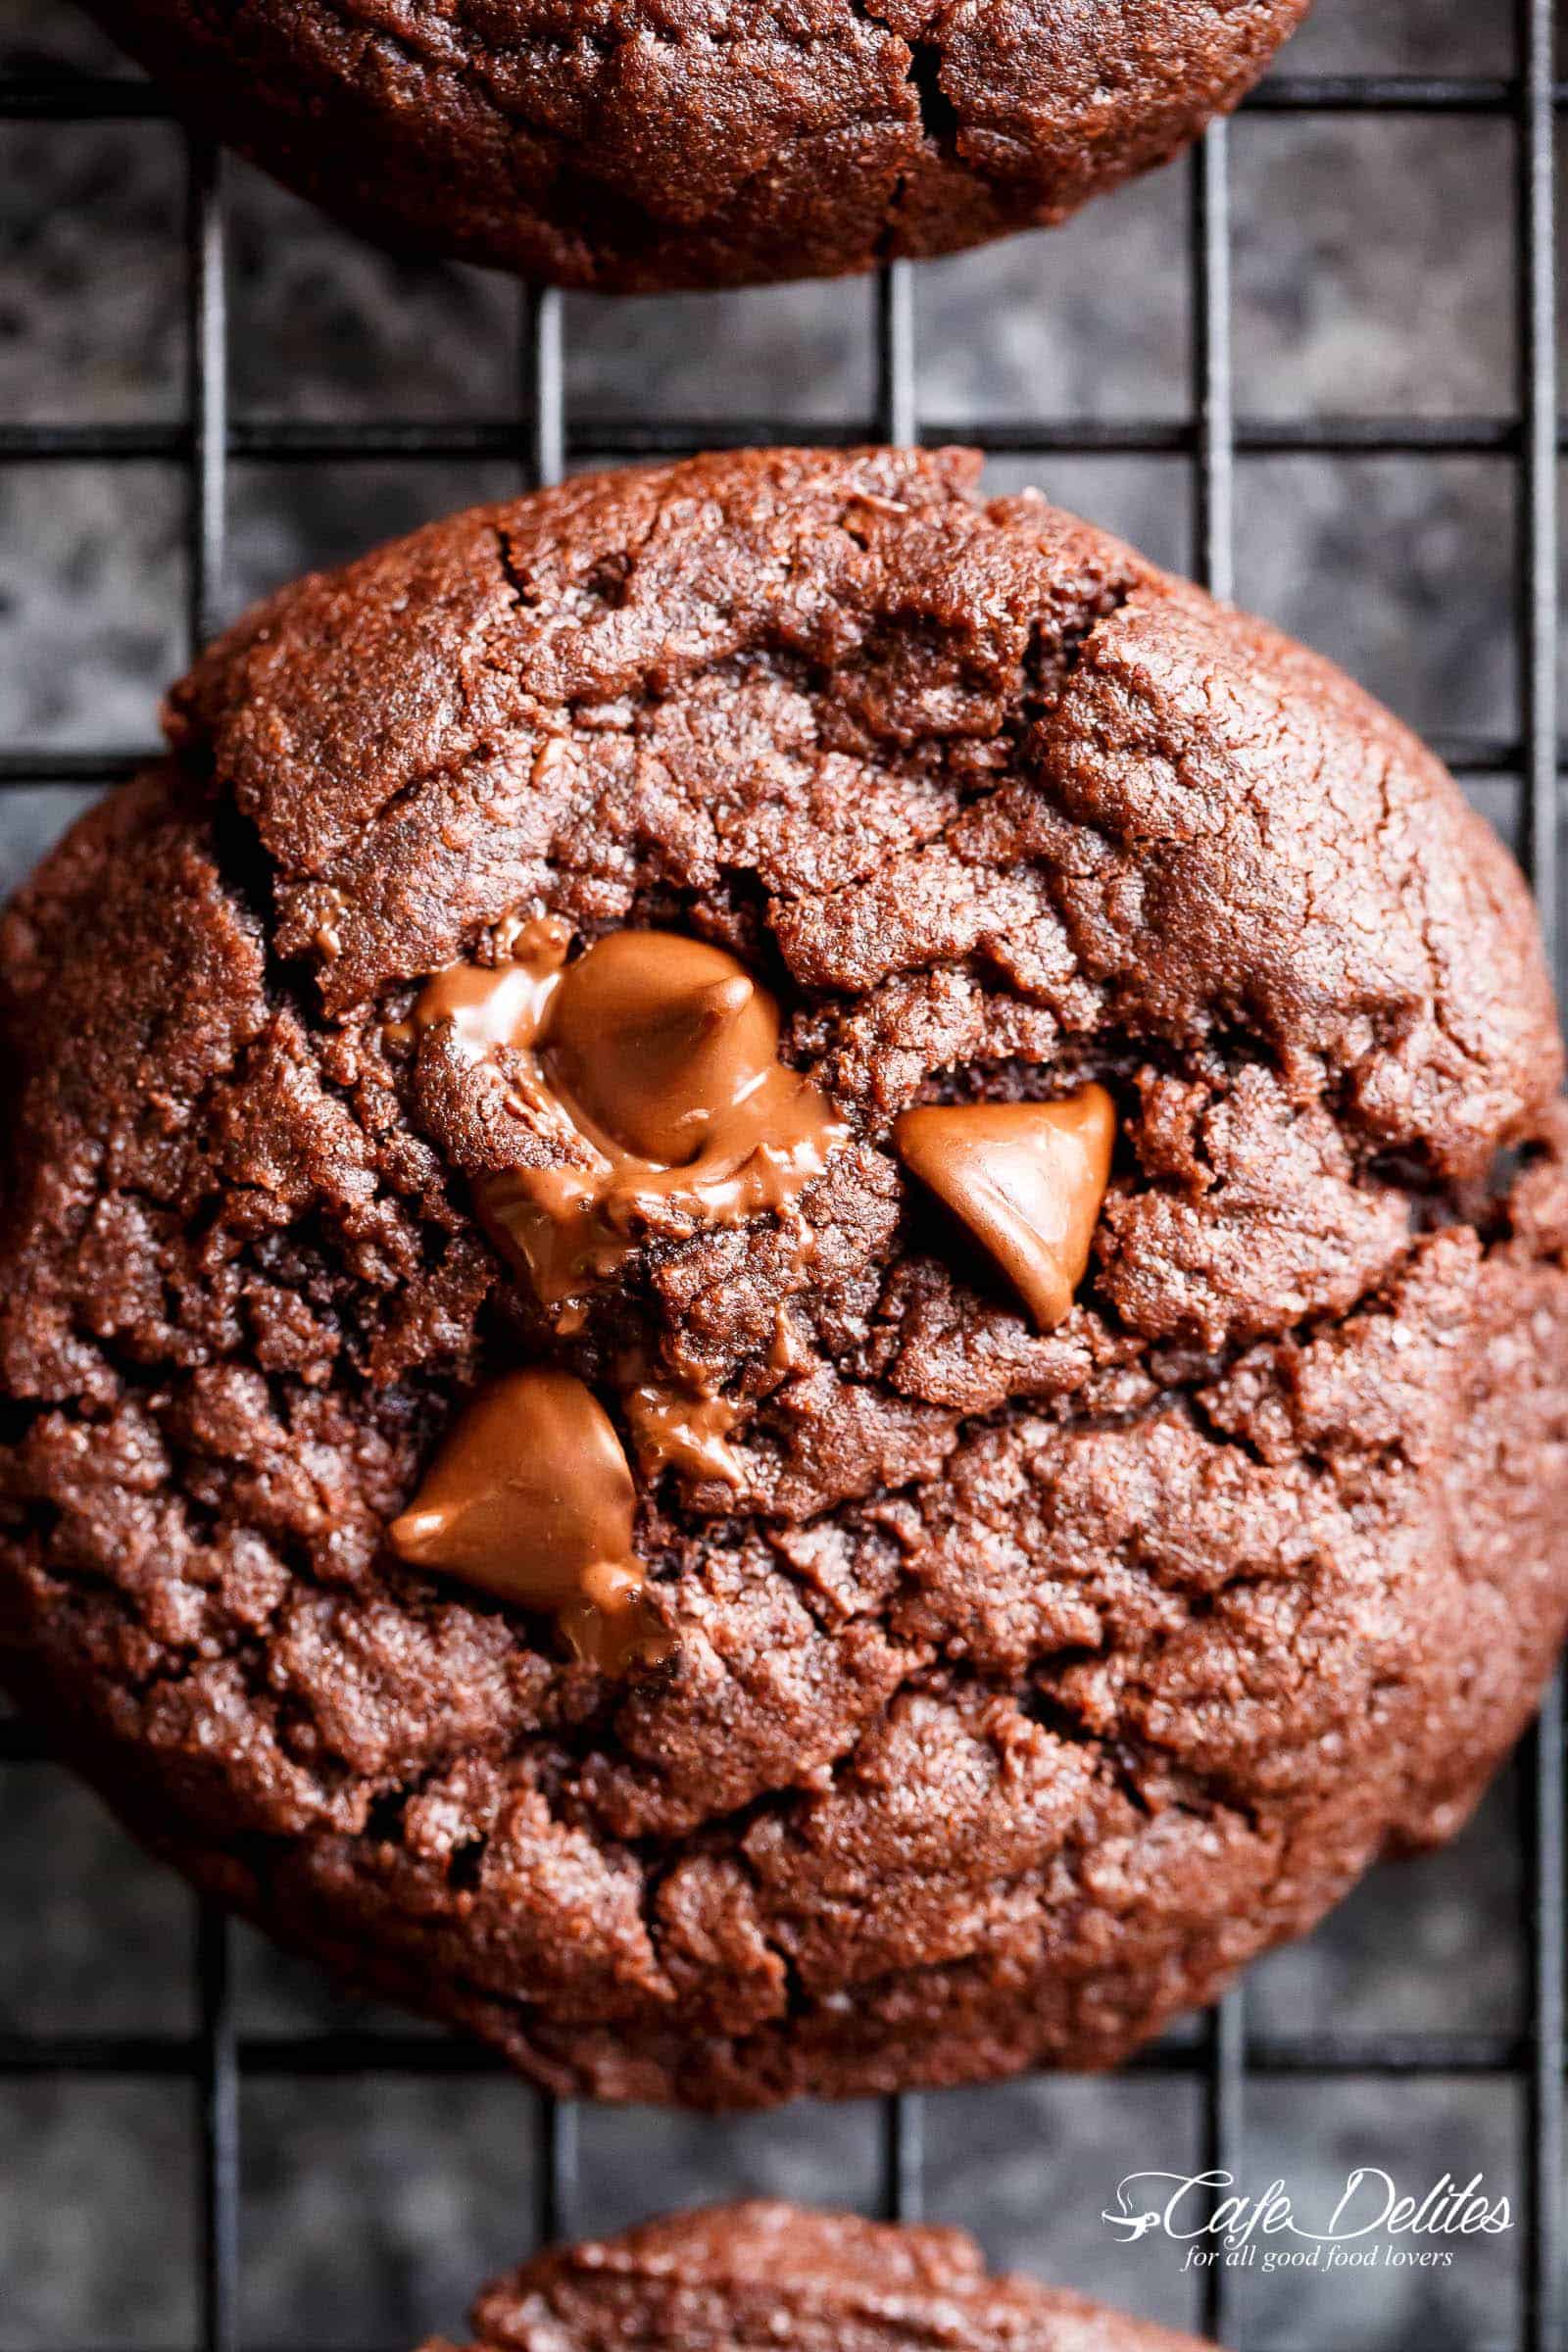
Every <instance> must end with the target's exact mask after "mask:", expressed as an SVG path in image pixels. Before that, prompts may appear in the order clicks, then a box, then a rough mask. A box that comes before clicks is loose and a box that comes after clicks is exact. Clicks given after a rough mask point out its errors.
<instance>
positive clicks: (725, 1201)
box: [414, 922, 849, 1308]
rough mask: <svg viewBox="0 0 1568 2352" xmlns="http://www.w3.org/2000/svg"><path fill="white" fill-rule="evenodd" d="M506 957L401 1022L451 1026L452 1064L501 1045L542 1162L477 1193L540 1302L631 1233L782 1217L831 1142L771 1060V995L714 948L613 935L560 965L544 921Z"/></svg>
mask: <svg viewBox="0 0 1568 2352" xmlns="http://www.w3.org/2000/svg"><path fill="white" fill-rule="evenodd" d="M513 954H514V956H515V958H516V959H517V961H516V965H515V966H514V965H512V964H504V965H501V966H499V967H497V968H496V969H495V970H480V969H479V968H478V967H473V966H466V965H462V964H454V965H452V966H450V967H449V969H448V970H446V971H444V972H441V973H439V974H438V975H437V976H436V978H435V979H434V980H432V981H431V982H430V983H429V985H428V986H427V987H426V989H425V990H424V993H423V995H422V996H421V997H420V999H419V1001H418V1004H417V1006H416V1007H415V1016H414V1017H415V1026H416V1028H417V1029H421V1030H424V1029H432V1028H438V1027H444V1026H446V1025H447V1024H450V1025H451V1027H452V1029H453V1031H454V1032H455V1036H456V1042H457V1045H458V1048H459V1050H460V1051H461V1052H463V1053H464V1054H466V1055H467V1057H468V1058H471V1059H481V1058H484V1057H485V1056H487V1055H489V1054H497V1053H500V1052H502V1051H505V1052H507V1053H508V1054H510V1056H511V1064H510V1069H509V1077H510V1079H511V1085H510V1089H509V1092H508V1095H507V1098H506V1103H507V1108H508V1109H509V1110H510V1111H511V1113H512V1115H513V1116H514V1117H515V1118H516V1119H517V1120H518V1121H519V1122H520V1123H521V1125H522V1126H523V1127H524V1128H526V1129H527V1130H529V1131H530V1132H532V1133H533V1134H535V1135H539V1136H542V1137H544V1138H546V1139H548V1141H549V1142H550V1144H551V1145H552V1146H553V1151H552V1153H551V1158H550V1162H549V1164H547V1165H545V1166H542V1167H540V1166H527V1165H519V1166H517V1167H516V1168H515V1169H509V1170H506V1171H505V1172H503V1173H500V1174H496V1175H490V1176H486V1177H484V1178H482V1179H481V1180H480V1181H479V1183H478V1185H477V1187H476V1200H477V1203H478V1208H479V1213H480V1215H481V1217H482V1218H483V1220H484V1223H485V1226H486V1229H487V1230H488V1232H489V1233H490V1235H491V1238H492V1239H493V1240H494V1241H495V1243H496V1244H497V1246H498V1248H500V1249H501V1250H503V1251H504V1252H505V1253H506V1255H507V1256H508V1257H510V1258H511V1259H512V1261H513V1263H514V1264H515V1265H516V1266H517V1267H518V1269H519V1270H520V1271H521V1272H523V1273H525V1274H526V1275H527V1277H528V1279H529V1281H530V1282H531V1284H532V1286H533V1289H534V1291H535V1293H536V1295H537V1297H538V1299H539V1300H540V1302H541V1303H542V1304H543V1305H545V1306H549V1307H557V1308H560V1307H563V1306H565V1305H566V1304H567V1302H568V1301H571V1300H573V1299H577V1298H579V1297H580V1295H581V1293H582V1292H583V1291H584V1290H585V1289H587V1288H590V1287H591V1286H592V1285H593V1284H594V1283H597V1282H602V1281H606V1280H608V1279H609V1278H610V1277H611V1276H613V1274H614V1272H615V1270H616V1268H617V1267H618V1266H619V1265H620V1264H621V1263H622V1262H623V1261H624V1259H625V1258H626V1256H627V1255H628V1253H629V1252H630V1251H631V1250H633V1249H635V1248H636V1246H637V1244H638V1243H639V1241H641V1240H643V1239H645V1238H647V1237H650V1236H654V1235H670V1236H676V1235H680V1234H685V1233H691V1232H693V1231H696V1230H698V1229H700V1228H702V1227H703V1226H711V1225H733V1224H739V1223H742V1222H743V1221H744V1220H745V1219H746V1218H748V1217H752V1216H757V1215H760V1214H761V1213H764V1212H768V1211H771V1212H773V1213H774V1214H782V1213H784V1212H785V1211H787V1210H788V1209H790V1208H791V1207H793V1205H794V1203H795V1201H797V1199H798V1198H799V1196H800V1194H801V1193H802V1192H803V1191H804V1190H805V1188H806V1186H807V1185H808V1184H809V1183H810V1182H811V1181H812V1179H813V1178H814V1177H817V1176H819V1175H820V1174H821V1173H822V1171H823V1169H824V1167H825V1166H826V1164H827V1157H828V1153H829V1152H831V1151H832V1149H833V1148H834V1146H835V1145H836V1144H838V1143H841V1142H842V1141H843V1140H844V1139H845V1138H846V1136H847V1134H848V1132H849V1131H848V1128H847V1127H846V1126H845V1125H844V1124H843V1122H842V1121H840V1120H839V1119H837V1118H836V1117H835V1115H834V1112H833V1108H832V1105H831V1104H830V1103H829V1102H828V1101H827V1098H826V1097H825V1096H824V1095H823V1094H822V1093H821V1092H820V1090H819V1089H818V1088H817V1087H815V1086H813V1085H811V1083H810V1082H809V1080H808V1079H804V1078H802V1077H800V1076H799V1075H798V1073H797V1072H795V1071H794V1070H791V1069H789V1068H788V1067H786V1066H785V1065H784V1064H783V1063H781V1062H780V1061H779V1059H778V1040H779V1019H778V1006H777V1005H776V1004H775V1003H774V1001H773V999H772V997H771V996H769V994H768V993H767V991H766V990H765V989H764V988H762V987H760V985H759V984H758V983H757V982H756V981H754V980H753V979H752V978H751V977H750V975H749V974H748V973H747V972H746V970H745V968H744V966H743V965H741V964H740V963H738V962H737V961H736V959H735V958H734V956H728V955H726V954H725V953H724V952H723V950H722V949H719V948H712V947H708V946H706V945H704V943H703V942H701V941H699V940H691V939H685V938H682V937H681V936H679V935H678V934H676V933H671V932H662V931H621V932H614V933H612V934H611V935H610V936H609V937H608V938H606V939H604V940H601V941H600V942H599V943H598V945H597V946H596V947H594V948H591V949H590V950H589V952H588V954H587V955H586V956H583V957H582V958H581V959H580V961H578V962H577V963H574V964H570V965H568V966H566V967H565V968H564V969H563V968H562V956H563V954H564V934H563V931H562V927H561V926H560V925H559V924H553V923H548V922H547V923H536V924H532V925H528V926H525V927H524V928H523V929H522V930H521V931H519V932H518V933H517V935H516V939H515V945H514V948H513ZM515 970H517V971H520V973H521V977H520V978H517V977H514V971H515ZM802 1246H803V1249H804V1248H805V1247H807V1238H806V1237H805V1236H804V1234H803V1242H802Z"/></svg>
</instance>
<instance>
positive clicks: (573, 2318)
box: [424, 2198, 1202, 2352]
mask: <svg viewBox="0 0 1568 2352" xmlns="http://www.w3.org/2000/svg"><path fill="white" fill-rule="evenodd" d="M472 2327H473V2333H474V2341H473V2342H472V2343H471V2344H470V2345H469V2346H468V2347H467V2352H612V2347H615V2348H618V2352H625V2347H627V2346H637V2347H639V2348H640V2352H656V2348H657V2347H658V2346H660V2345H666V2346H670V2347H677V2346H678V2347H680V2348H681V2352H691V2348H692V2347H694V2346H696V2345H699V2344H702V2345H715V2346H717V2345H722V2346H724V2347H725V2352H748V2348H749V2347H756V2352H773V2348H774V2347H776V2346H778V2345H780V2344H788V2345H790V2346H791V2347H792V2348H793V2352H918V2348H919V2347H921V2346H930V2345H933V2344H943V2345H947V2346H948V2347H950V2352H1002V2347H1003V2346H1007V2347H1009V2348H1010V2352H1202V2347H1201V2346H1200V2345H1199V2344H1198V2343H1197V2342H1196V2341H1195V2339H1194V2338H1193V2337H1192V2336H1188V2335H1177V2334H1174V2333H1173V2332H1172V2331H1171V2330H1170V2329H1168V2328H1165V2327H1153V2326H1152V2325H1151V2324H1150V2323H1149V2322H1148V2321H1147V2320H1133V2319H1129V2318H1127V2317H1126V2316H1125V2314H1123V2313H1121V2312H1117V2311H1108V2310H1106V2308H1105V2307H1104V2305H1103V2304H1101V2303H1091V2302H1090V2301H1089V2300H1088V2299H1087V2297H1085V2296H1083V2295H1075V2294H1072V2293H1070V2292H1069V2291H1067V2290H1066V2289H1064V2288H1060V2287H1051V2286H1041V2285H1037V2283H1036V2282H1035V2280H1034V2279H1032V2278H1022V2277H1019V2276H1017V2275H1007V2276H1005V2277H993V2276H992V2275H991V2274H990V2273H988V2272H987V2270H986V2266H985V2261H984V2258H983V2257H982V2255H981V2252H980V2249H979V2247H978V2246H977V2245H976V2244H975V2242H974V2240H973V2239H972V2238H971V2237H969V2236H967V2235H966V2234H965V2232H964V2231H963V2230H961V2229H933V2228H922V2229H914V2228H904V2229H899V2228H895V2227H893V2226H891V2225H890V2224H887V2223H877V2222H866V2221H861V2220H860V2219H859V2218H858V2216H857V2215H855V2214H848V2213H813V2212H808V2211H806V2210H805V2209H804V2208H803V2207H801V2206H798V2205H785V2204H781V2203H777V2202H774V2201H772V2200H763V2199H760V2198H757V2199H752V2200H749V2201H748V2202H746V2203H745V2204H737V2205H714V2206H710V2207H708V2208H707V2209H705V2210H704V2211H702V2212H699V2213H690V2214H675V2215H671V2216H670V2217H669V2218H668V2219H667V2220H663V2221H657V2222H645V2223H643V2224H642V2226H641V2227H640V2228H638V2229H627V2230H624V2231H622V2232H621V2233H620V2235H618V2236H616V2237H611V2238H604V2239H594V2240H589V2241H588V2242H587V2243H585V2244H582V2245H577V2246H559V2247H555V2248H553V2249H552V2250H551V2251H550V2252H548V2253H546V2254H541V2255H537V2256H535V2258H534V2259H533V2261H531V2262H528V2263H525V2264H524V2265H523V2266H522V2268H521V2269H520V2270H518V2271H515V2272H514V2273H513V2274H512V2275H511V2276H510V2277H509V2278H498V2279H496V2280H495V2281H494V2282H493V2283H492V2284H491V2285H490V2286H488V2287H486V2288H485V2290H484V2292H483V2294H481V2295H480V2297H479V2300H478V2302H477V2303H476V2304H475V2306H474V2309H473V2314H472ZM424 2352H453V2347H452V2346H450V2345H447V2344H441V2343H432V2344H428V2345H426V2346H425V2348H424Z"/></svg>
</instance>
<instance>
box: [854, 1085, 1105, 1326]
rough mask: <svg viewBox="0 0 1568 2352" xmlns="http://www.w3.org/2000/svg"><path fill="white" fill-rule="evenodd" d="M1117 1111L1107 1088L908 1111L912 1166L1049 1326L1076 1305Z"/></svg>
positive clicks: (904, 1144)
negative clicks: (1057, 1098) (1054, 1098)
mask: <svg viewBox="0 0 1568 2352" xmlns="http://www.w3.org/2000/svg"><path fill="white" fill-rule="evenodd" d="M1115 1132H1116V1114H1115V1109H1114V1107H1113V1105H1112V1103H1111V1100H1110V1097H1109V1096H1108V1095H1107V1094H1106V1092H1105V1090H1104V1088H1103V1086H1086V1087H1085V1088H1084V1089H1083V1091H1082V1093H1081V1094H1076V1095H1073V1096H1070V1097H1069V1098H1068V1100H1067V1101H1066V1102H1063V1103H956V1104H951V1105H942V1104H935V1103H933V1104H930V1105H927V1106H925V1107H923V1108H921V1109H918V1110H907V1111H906V1112H905V1113H904V1115H903V1117H902V1118H900V1119H899V1120H898V1122H897V1123H896V1125H895V1128H894V1141H895V1142H896V1144H897V1146H898V1149H899V1153H900V1156H901V1158H902V1159H903V1161H904V1164H905V1166H906V1167H907V1168H908V1170H909V1171H910V1173H911V1175H914V1176H917V1177H918V1178H919V1179H920V1181H921V1183H922V1184H925V1185H928V1186H929V1187H930V1189H931V1191H932V1192H933V1193H935V1194H936V1196H937V1198H938V1199H939V1200H940V1201H943V1202H944V1203H945V1204H946V1206H947V1207H949V1208H950V1209H952V1210H953V1212H954V1214H955V1215H956V1216H957V1217H959V1218H960V1219H961V1220H962V1222H963V1223H964V1224H965V1225H966V1226H967V1227H968V1229H969V1231H970V1232H971V1233H972V1234H973V1235H974V1237H975V1239H976V1240H977V1241H978V1242H980V1243H981V1244H982V1245H983V1247H984V1248H985V1249H986V1250H989V1252H990V1253H991V1255H992V1256H993V1257H994V1258H995V1259H996V1262H997V1264H998V1265H999V1266H1000V1267H1001V1268H1002V1271H1003V1272H1004V1273H1005V1275H1006V1277H1007V1279H1008V1281H1009V1282H1010V1283H1011V1284H1012V1286H1013V1288H1014V1289H1015V1290H1016V1291H1017V1292H1018V1294H1019V1296H1020V1298H1021V1299H1023V1302H1024V1304H1025V1306H1027V1308H1028V1309H1029V1312H1030V1314H1031V1315H1032V1316H1033V1318H1034V1321H1035V1323H1036V1325H1037V1327H1038V1328H1039V1329H1040V1330H1041V1331H1050V1330H1052V1329H1053V1328H1054V1326H1055V1325H1056V1324H1058V1323H1060V1322H1062V1321H1063V1320H1064V1319H1065V1317H1066V1316H1067V1315H1068V1314H1069V1313H1070V1312H1071V1311H1072V1300H1073V1293H1074V1291H1076V1289H1077V1288H1078V1285H1079V1283H1080V1282H1082V1280H1083V1278H1084V1274H1085V1271H1086V1269H1087V1267H1088V1264H1089V1246H1090V1242H1091V1239H1092V1237H1093V1234H1094V1230H1095V1221H1096V1219H1097V1218H1098V1217H1099V1215H1100V1205H1101V1202H1102V1201H1103V1199H1104V1197H1105V1186H1106V1183H1107V1182H1108V1180H1109V1176H1110V1152H1111V1145H1112V1143H1113V1141H1114V1140H1115Z"/></svg>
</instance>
